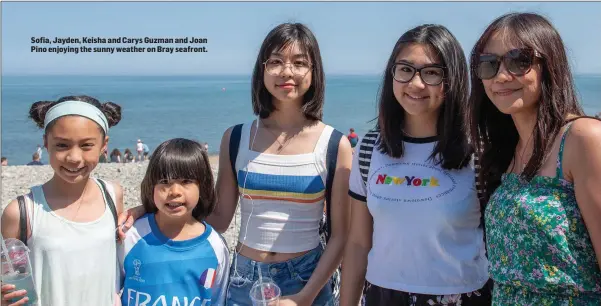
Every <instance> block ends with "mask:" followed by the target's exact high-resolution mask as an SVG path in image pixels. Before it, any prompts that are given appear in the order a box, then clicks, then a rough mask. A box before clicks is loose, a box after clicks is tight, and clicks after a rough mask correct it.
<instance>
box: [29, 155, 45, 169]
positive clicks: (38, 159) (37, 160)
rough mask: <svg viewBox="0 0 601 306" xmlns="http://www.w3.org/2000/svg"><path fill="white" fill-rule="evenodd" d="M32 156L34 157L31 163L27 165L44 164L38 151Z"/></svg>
mask: <svg viewBox="0 0 601 306" xmlns="http://www.w3.org/2000/svg"><path fill="white" fill-rule="evenodd" d="M31 158H32V160H31V161H30V162H29V163H27V166H42V165H44V164H42V162H41V161H40V155H39V154H38V152H35V153H33V156H32V157H31Z"/></svg>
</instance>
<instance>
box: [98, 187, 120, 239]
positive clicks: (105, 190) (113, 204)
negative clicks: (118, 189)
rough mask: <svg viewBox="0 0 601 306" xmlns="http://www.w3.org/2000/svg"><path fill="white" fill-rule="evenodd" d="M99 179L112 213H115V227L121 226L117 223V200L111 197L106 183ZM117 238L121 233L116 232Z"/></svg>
mask: <svg viewBox="0 0 601 306" xmlns="http://www.w3.org/2000/svg"><path fill="white" fill-rule="evenodd" d="M97 181H98V182H99V183H100V186H101V187H102V192H103V193H104V198H105V199H106V203H107V204H108V206H109V209H110V210H111V213H112V214H113V219H115V229H116V228H117V227H119V224H118V223H117V217H118V215H117V207H116V206H115V202H114V201H113V197H111V195H110V193H109V191H108V189H107V188H106V184H105V183H104V181H103V180H101V179H97ZM115 235H116V237H117V239H119V234H118V233H116V234H115Z"/></svg>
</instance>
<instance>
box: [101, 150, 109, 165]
mask: <svg viewBox="0 0 601 306" xmlns="http://www.w3.org/2000/svg"><path fill="white" fill-rule="evenodd" d="M98 162H100V163H103V164H104V163H108V162H110V160H109V156H108V151H107V150H104V152H102V154H101V155H100V157H99V158H98Z"/></svg>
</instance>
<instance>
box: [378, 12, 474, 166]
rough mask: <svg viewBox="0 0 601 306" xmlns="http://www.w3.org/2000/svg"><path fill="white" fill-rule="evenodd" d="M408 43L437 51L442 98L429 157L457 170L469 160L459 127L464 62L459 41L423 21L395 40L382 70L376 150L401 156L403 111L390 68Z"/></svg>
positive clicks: (464, 94)
mask: <svg viewBox="0 0 601 306" xmlns="http://www.w3.org/2000/svg"><path fill="white" fill-rule="evenodd" d="M411 44H422V45H426V46H429V47H430V48H432V49H433V50H434V51H436V53H437V54H438V57H439V59H440V60H441V63H440V64H442V65H444V66H445V67H446V68H445V79H444V82H443V86H444V89H445V94H444V101H443V103H442V105H441V106H440V108H441V109H440V113H439V115H438V119H437V124H436V130H437V138H438V143H437V144H436V146H435V147H434V150H433V151H432V153H431V155H430V158H431V159H434V160H436V162H437V163H440V164H441V165H442V167H443V168H445V169H460V168H463V167H465V166H466V165H467V164H468V163H469V161H470V159H471V149H470V146H469V144H468V141H467V136H466V133H465V131H464V129H463V127H464V122H463V119H464V118H463V116H462V110H463V107H462V105H463V104H465V103H466V101H467V98H468V75H467V71H468V68H467V61H466V58H465V55H464V53H463V49H462V48H461V44H459V41H457V39H456V38H455V36H453V34H451V32H450V31H449V30H448V29H447V28H445V27H444V26H441V25H433V24H425V25H421V26H418V27H416V28H413V29H411V30H409V31H407V32H406V33H405V34H403V35H402V36H401V37H400V38H399V40H398V41H397V42H396V44H395V46H394V49H393V50H392V53H391V54H390V58H389V59H388V63H387V64H386V69H385V70H384V79H383V81H382V86H381V90H380V99H379V114H378V128H379V129H380V143H379V145H378V149H379V150H380V151H381V152H382V153H385V154H387V155H389V156H392V157H396V158H399V157H401V156H403V132H402V129H403V123H404V119H405V112H404V110H403V108H402V107H401V105H400V104H399V102H398V101H397V100H396V98H395V96H394V93H393V89H392V85H393V84H392V82H396V81H394V80H393V78H392V73H391V69H392V66H393V65H394V63H395V60H396V57H397V56H398V54H399V53H400V52H401V51H402V50H403V48H405V47H407V46H409V45H411Z"/></svg>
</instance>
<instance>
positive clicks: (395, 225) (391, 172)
mask: <svg viewBox="0 0 601 306" xmlns="http://www.w3.org/2000/svg"><path fill="white" fill-rule="evenodd" d="M467 85H468V77H467V63H466V59H465V56H464V54H463V50H462V48H461V46H460V44H459V42H458V41H457V40H456V38H455V37H454V36H453V35H452V34H451V33H450V32H449V31H448V30H447V29H446V28H445V27H443V26H439V25H422V26H419V27H416V28H414V29H411V30H409V31H408V32H406V33H405V34H403V35H402V36H401V37H400V38H399V40H398V41H397V43H396V45H395V46H394V49H393V51H392V54H391V56H390V59H389V61H388V65H387V67H386V71H385V77H384V83H383V86H382V91H381V96H380V101H379V116H378V124H377V126H376V129H374V130H373V131H371V132H370V133H368V134H367V135H366V136H365V137H363V139H362V140H361V141H360V142H359V147H360V149H359V151H358V152H360V154H355V155H354V159H353V166H352V171H351V177H350V182H349V188H350V190H349V194H350V196H351V198H352V200H351V202H352V204H351V209H352V213H351V215H352V220H351V224H352V226H351V232H350V234H349V241H348V244H347V247H346V252H345V255H344V261H343V269H342V287H341V305H345V306H347V305H357V304H358V303H359V300H360V298H361V292H362V288H363V287H364V284H365V285H366V286H365V290H364V293H365V302H366V305H368V306H371V305H407V306H409V305H416V306H421V305H441V304H442V305H447V303H456V304H457V305H459V304H461V305H464V306H466V305H467V306H470V305H479V306H480V305H489V304H490V290H488V287H487V282H488V279H489V278H488V272H487V265H488V262H487V260H486V255H485V246H484V237H483V229H482V227H481V222H480V220H481V212H480V205H479V203H478V198H477V196H476V190H475V183H474V170H473V168H472V166H471V165H470V164H471V163H470V159H471V149H470V145H469V144H468V141H467V136H466V134H465V133H464V131H463V129H462V127H463V118H462V111H461V109H462V105H463V104H464V103H466V102H467V98H468V97H467V95H468V92H467V88H468V87H467ZM366 148H367V150H364V149H366ZM372 150H373V151H372ZM365 280H367V282H365Z"/></svg>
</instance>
